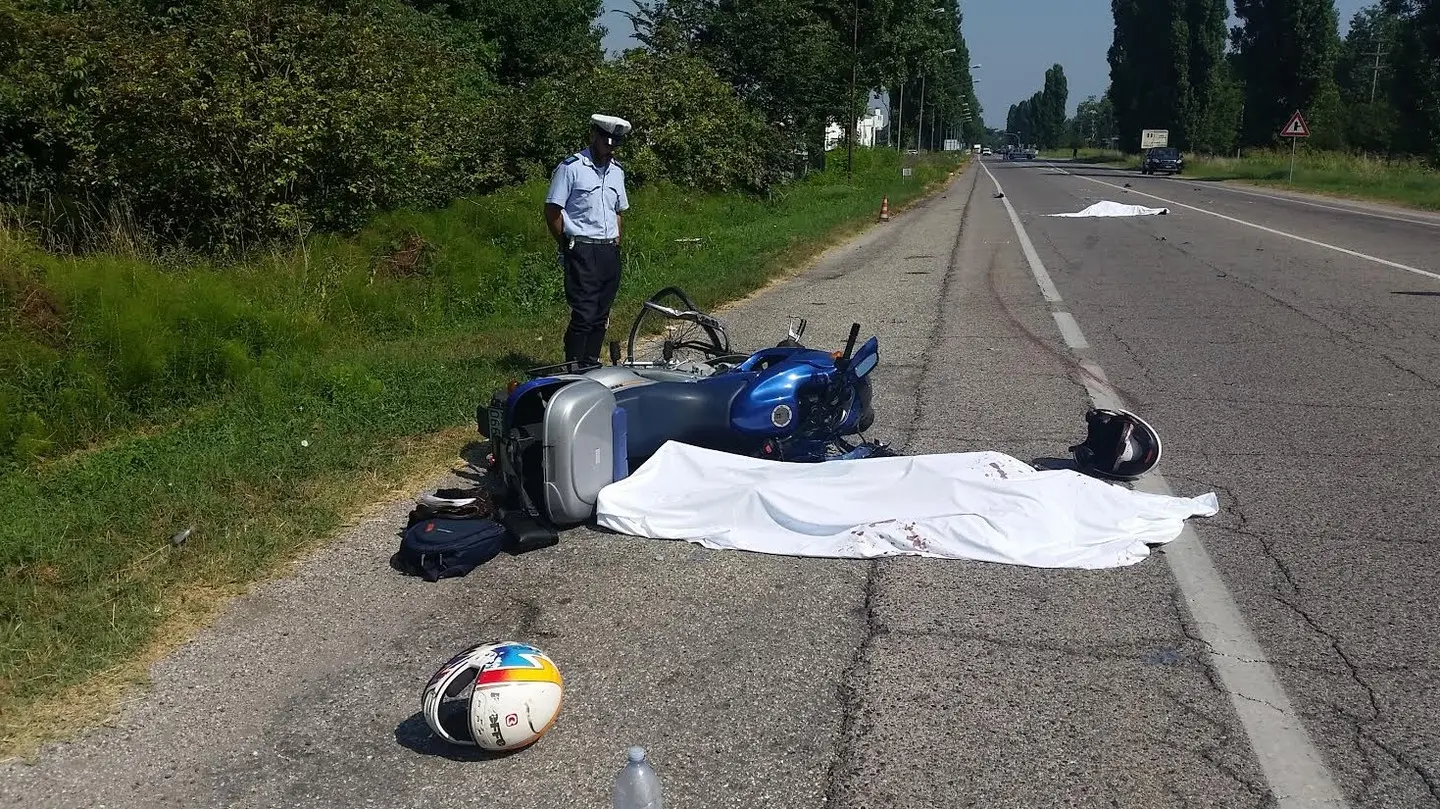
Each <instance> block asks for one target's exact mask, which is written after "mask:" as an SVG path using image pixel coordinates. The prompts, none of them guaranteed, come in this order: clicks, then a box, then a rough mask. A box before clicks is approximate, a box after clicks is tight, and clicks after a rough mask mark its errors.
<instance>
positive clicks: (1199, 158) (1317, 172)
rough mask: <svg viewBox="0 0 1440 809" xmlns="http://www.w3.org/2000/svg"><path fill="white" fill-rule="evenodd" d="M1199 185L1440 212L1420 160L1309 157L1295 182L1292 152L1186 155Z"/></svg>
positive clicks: (1096, 161)
mask: <svg viewBox="0 0 1440 809" xmlns="http://www.w3.org/2000/svg"><path fill="white" fill-rule="evenodd" d="M1042 157H1045V158H1047V159H1060V158H1069V157H1070V152H1069V151H1068V150H1058V151H1054V152H1045V153H1044V154H1043V155H1042ZM1078 159H1079V161H1080V162H1083V163H1088V164H1092V165H1109V166H1114V167H1124V168H1130V169H1134V170H1136V171H1138V170H1139V168H1140V156H1139V155H1122V154H1120V153H1119V152H1115V151H1102V150H1099V149H1081V150H1080V155H1079V158H1078ZM1180 176H1182V177H1187V178H1190V179H1195V180H1211V181H1217V180H1230V181H1235V182H1242V183H1248V184H1251V185H1257V186H1268V187H1271V188H1278V189H1291V190H1295V191H1304V192H1309V193H1313V194H1322V195H1328V196H1334V197H1341V198H1349V199H1360V200H1371V201H1375V202H1387V203H1393V204H1399V205H1405V206H1409V207H1413V208H1419V209H1424V210H1440V171H1437V170H1436V169H1435V168H1433V167H1430V166H1427V165H1425V164H1424V163H1423V162H1421V161H1418V160H1384V159H1382V158H1375V157H1366V156H1364V155H1352V154H1344V153H1339V152H1317V151H1306V150H1305V149H1304V148H1303V147H1302V148H1301V149H1299V150H1298V151H1297V153H1296V155H1295V179H1294V181H1293V182H1292V181H1291V179H1290V151H1289V150H1288V149H1278V150H1273V151H1270V150H1266V151H1250V152H1248V153H1244V154H1243V156H1242V157H1218V156H1205V155H1188V154H1187V155H1186V156H1185V171H1184V172H1183V173H1182V174H1181V175H1180Z"/></svg>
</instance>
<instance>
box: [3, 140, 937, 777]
mask: <svg viewBox="0 0 1440 809" xmlns="http://www.w3.org/2000/svg"><path fill="white" fill-rule="evenodd" d="M856 158H857V169H856V174H855V177H854V181H853V184H852V183H847V181H846V178H845V175H844V171H843V169H840V170H838V171H837V170H834V169H832V170H831V172H830V173H828V174H825V175H815V176H812V177H811V178H809V179H807V180H806V181H804V182H802V183H799V184H797V185H795V186H792V187H789V188H786V189H785V190H783V191H782V192H780V193H779V194H778V195H777V197H776V198H774V199H772V200H768V201H765V200H758V199H747V198H741V197H736V196H721V195H698V194H692V193H686V192H683V191H680V190H677V189H673V188H671V189H664V188H647V189H636V190H635V191H634V193H632V195H631V196H632V205H633V208H632V210H631V212H630V214H629V215H628V216H627V217H626V225H627V227H626V246H625V249H624V261H625V265H624V281H623V287H622V290H621V293H620V300H619V302H618V304H617V306H616V311H615V315H614V317H613V318H612V324H614V325H613V326H612V332H611V337H612V338H615V337H619V338H620V339H621V340H622V345H623V340H624V334H625V332H627V331H628V329H629V326H630V323H631V321H632V319H633V317H634V315H635V313H636V311H638V305H639V302H640V301H641V300H643V299H644V298H645V297H646V296H648V295H649V294H651V293H653V292H654V291H656V290H657V289H659V288H661V287H662V286H665V285H669V284H678V285H680V286H681V287H683V288H685V289H686V290H687V291H688V292H689V293H690V294H691V296H692V297H693V298H694V299H695V300H696V302H697V303H698V304H699V305H700V306H702V307H713V306H715V305H717V304H719V303H722V302H724V301H726V300H731V299H735V298H737V297H741V296H743V295H745V294H747V293H749V292H751V291H753V290H755V289H757V288H759V287H761V286H763V285H764V284H765V283H766V282H768V281H769V280H771V279H773V278H774V277H775V276H776V274H777V273H778V272H781V271H783V270H784V269H785V268H786V267H787V266H792V265H794V264H795V263H796V262H799V261H802V260H803V259H805V258H806V257H807V256H809V255H812V254H814V253H816V252H818V251H819V250H820V249H821V248H823V247H824V246H825V245H826V244H827V243H828V242H831V241H833V240H834V239H835V238H836V237H838V236H841V235H844V234H847V233H850V232H854V231H856V230H859V229H860V228H863V227H865V226H867V225H868V224H869V223H870V222H873V221H874V219H875V216H876V214H877V212H878V210H879V204H880V200H881V195H882V194H888V195H889V198H890V204H891V206H892V210H894V209H896V208H898V207H901V206H904V205H905V204H906V203H908V202H913V201H914V200H916V199H917V198H919V197H920V196H922V195H923V193H924V192H925V191H926V190H927V187H932V188H933V187H934V184H935V183H936V182H938V181H940V180H943V179H944V178H945V177H946V175H947V173H948V172H950V171H951V170H953V169H955V168H956V167H957V166H958V165H959V160H960V158H958V157H957V156H952V155H944V154H936V155H933V156H929V157H927V158H925V159H923V160H917V159H916V158H901V157H900V156H898V155H896V154H894V153H893V152H885V151H881V152H877V153H874V154H867V153H865V152H861V153H857V155H856ZM861 160H864V164H863V165H861ZM902 160H906V161H908V164H911V165H914V166H915V174H914V176H912V177H910V178H903V177H902V176H901V172H900V165H901V161H902ZM543 195H544V188H543V186H542V185H540V184H532V185H528V186H525V187H521V188H514V189H507V190H504V191H501V192H498V193H495V194H492V195H489V196H486V197H483V198H478V199H474V200H468V201H461V202H458V203H456V204H455V205H453V206H451V207H450V208H449V209H447V210H443V211H438V212H432V213H424V214H419V213H396V214H393V215H387V216H384V217H380V218H379V219H378V220H377V221H375V222H374V223H373V224H372V225H371V227H369V228H368V229H367V230H366V231H365V232H364V233H362V234H360V235H359V236H358V237H356V238H348V239H339V238H333V237H324V238H312V239H310V240H308V243H306V244H305V245H304V246H303V248H302V247H295V248H291V249H289V250H288V251H273V252H271V253H269V254H267V255H263V256H257V257H254V258H252V259H251V260H249V261H247V262H246V263H244V264H242V265H238V266H227V267H219V266H212V265H207V264H205V263H199V262H184V263H176V262H173V261H172V262H168V263H156V262H155V261H154V260H153V259H147V258H142V257H139V256H135V255H124V254H122V253H110V254H104V255H95V256H90V257H85V258H78V259H77V258H62V257H57V256H53V255H49V254H46V253H43V252H42V251H40V250H37V249H35V248H34V247H33V246H31V245H30V244H29V243H28V242H26V241H25V240H22V239H20V238H19V237H18V236H17V235H16V233H15V232H14V231H13V230H9V231H6V230H0V612H3V614H4V622H3V633H4V635H3V638H4V644H3V649H0V717H3V719H0V757H4V756H7V755H11V754H22V755H23V754H26V753H27V752H29V751H33V750H34V749H35V744H36V743H37V742H38V741H40V740H42V739H43V738H44V737H46V736H49V735H54V734H56V733H62V732H65V731H66V730H68V729H69V728H71V727H74V726H79V725H83V724H86V723H90V722H94V721H97V720H99V719H101V718H103V713H102V712H103V711H105V710H107V709H108V706H110V705H113V704H114V701H115V699H116V698H117V697H118V695H120V694H121V693H122V691H123V689H124V688H125V686H127V685H128V684H130V683H132V682H136V681H137V680H139V679H141V678H142V677H143V671H144V664H145V663H146V662H147V661H149V660H153V659H154V658H156V657H157V656H158V655H160V654H162V653H163V652H164V651H166V650H167V649H169V648H173V647H174V646H175V645H176V644H178V643H179V642H181V641H183V639H184V638H185V637H186V636H187V635H188V634H189V633H191V632H192V631H193V630H194V629H196V628H197V627H199V626H200V625H202V624H203V623H204V622H205V621H206V620H208V618H209V617H211V616H213V615H214V614H215V612H216V610H217V608H218V607H220V606H222V605H223V603H224V601H225V600H226V599H227V598H229V597H231V596H233V595H235V594H238V593H240V592H243V591H244V589H245V588H246V587H247V585H249V584H251V583H252V582H253V581H255V580H256V579H258V578H260V577H263V576H265V575H268V574H270V573H273V572H275V571H277V570H279V569H281V568H280V565H281V564H282V563H284V562H285V561H287V560H290V559H294V558H296V557H297V556H298V555H299V554H300V553H301V552H302V551H304V550H306V549H308V548H311V547H313V546H314V545H315V543H316V542H317V541H318V540H320V539H322V538H324V537H326V536H327V535H333V534H334V532H335V531H336V530H338V529H339V528H341V527H343V526H345V525H348V524H353V523H354V522H355V521H358V520H359V519H360V518H361V517H362V516H363V513H362V512H363V510H364V509H365V508H366V507H368V506H369V505H370V504H371V503H373V502H376V501H380V500H384V499H388V498H394V497H399V496H405V495H407V494H411V493H413V492H414V491H415V489H416V487H417V486H419V485H420V482H421V481H424V480H428V479H431V478H432V477H433V476H434V475H435V474H437V473H438V472H439V471H441V470H443V469H444V468H446V465H447V464H450V463H454V462H455V460H456V458H457V455H458V452H459V450H460V449H461V448H462V447H463V445H464V444H465V443H466V442H467V441H469V440H470V439H471V438H478V436H476V435H475V433H474V412H475V406H476V405H477V404H478V403H480V402H482V401H484V400H487V399H488V397H489V394H490V392H491V391H492V390H494V389H495V387H496V386H498V385H501V384H503V381H504V379H506V378H509V377H513V376H515V375H517V374H518V372H519V370H520V369H523V368H526V367H533V366H536V365H541V364H545V363H548V362H556V361H559V360H560V359H561V357H560V356H559V347H560V336H561V330H562V329H563V323H564V318H565V316H566V314H565V308H564V303H563V293H562V290H561V284H560V278H559V273H558V269H557V267H556V265H555V254H554V246H553V242H550V241H549V239H548V236H547V235H546V234H545V232H544V230H543V225H542V224H541V219H540V213H539V209H540V203H541V199H542V198H543ZM414 236H418V237H420V238H421V239H423V240H424V243H425V244H426V245H428V246H427V247H426V248H425V249H423V250H422V251H421V252H420V253H419V254H418V256H415V255H411V254H407V253H406V252H405V251H404V249H403V247H404V246H405V245H406V244H407V240H409V239H411V238H412V237H414ZM694 237H699V238H700V239H702V240H703V241H702V242H701V243H700V244H699V245H694V244H690V243H684V242H677V240H679V239H689V238H694ZM409 243H410V244H412V245H413V244H416V242H409ZM412 258H413V259H414V260H413V262H412V261H411V259H412ZM739 339H741V340H742V341H744V340H745V339H746V338H745V337H744V335H740V336H739ZM742 345H743V342H742ZM192 526H193V527H194V529H195V530H194V533H193V534H192V535H191V536H190V537H189V539H188V541H186V542H185V543H183V545H181V546H178V547H176V546H173V545H172V544H171V542H170V537H171V536H172V534H174V533H175V532H177V531H180V530H181V529H184V528H187V527H192ZM77 706H79V707H77Z"/></svg>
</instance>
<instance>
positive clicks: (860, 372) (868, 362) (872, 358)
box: [854, 354, 880, 378]
mask: <svg viewBox="0 0 1440 809" xmlns="http://www.w3.org/2000/svg"><path fill="white" fill-rule="evenodd" d="M878 362H880V355H879V354H870V355H868V356H866V357H865V358H864V359H862V360H860V361H859V362H857V363H855V370H854V373H855V376H856V378H861V377H864V376H865V375H866V374H868V373H870V371H871V370H872V369H874V367H875V365H876V363H878Z"/></svg>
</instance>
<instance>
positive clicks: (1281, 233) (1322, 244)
mask: <svg viewBox="0 0 1440 809" xmlns="http://www.w3.org/2000/svg"><path fill="white" fill-rule="evenodd" d="M982 165H983V164H982ZM1061 170H1062V171H1064V169H1061ZM985 172H986V173H987V174H989V172H990V169H988V168H986V169H985ZM1065 173H1066V174H1069V175H1070V176H1071V177H1078V178H1080V179H1082V180H1087V181H1089V182H1092V183H1099V184H1100V185H1105V186H1109V187H1111V188H1116V189H1119V190H1121V191H1129V192H1130V193H1132V194H1139V195H1140V196H1142V197H1149V198H1151V199H1156V200H1159V201H1161V202H1164V203H1166V204H1168V205H1174V206H1176V207H1178V208H1188V209H1190V210H1192V211H1199V212H1200V213H1203V214H1209V215H1210V216H1215V217H1219V218H1220V219H1224V220H1226V221H1229V222H1234V223H1235V224H1237V225H1244V226H1245V227H1249V228H1255V229H1256V230H1263V231H1265V232H1266V233H1273V234H1275V235H1276V236H1284V237H1285V238H1287V239H1294V240H1295V241H1297V242H1304V243H1305V244H1309V245H1313V246H1315V247H1324V248H1326V249H1327V250H1334V251H1335V252H1337V253H1344V254H1346V255H1349V256H1354V257H1356V258H1361V259H1365V260H1366V261H1373V262H1375V263H1376V264H1384V265H1385V266H1387V267H1394V268H1395V269H1397V270H1404V271H1406V272H1413V273H1415V274H1416V275H1424V276H1428V277H1430V278H1434V279H1436V280H1437V281H1440V273H1434V272H1430V271H1429V270H1422V269H1420V268H1419V267H1411V266H1410V265H1408V264H1401V263H1400V262H1398V261H1391V260H1389V259H1385V258H1380V257H1378V256H1372V255H1368V254H1366V253H1361V252H1359V251H1358V250H1351V249H1350V248H1348V247H1340V246H1338V245H1334V244H1328V243H1326V242H1322V241H1317V240H1315V239H1310V238H1306V237H1305V236H1300V235H1297V234H1294V233H1287V232H1285V231H1283V230H1276V229H1275V228H1270V227H1266V226H1264V225H1257V224H1255V223H1254V222H1247V221H1245V220H1244V219H1237V218H1235V217H1233V216H1226V215H1225V214H1223V213H1216V212H1215V211H1208V210H1206V209H1204V208H1197V207H1195V206H1194V205H1186V204H1185V203H1183V202H1176V201H1174V200H1171V199H1166V198H1164V197H1158V196H1156V195H1154V194H1147V193H1145V192H1144V191H1137V190H1135V189H1134V188H1124V187H1123V186H1118V185H1116V184H1114V183H1107V182H1105V181H1104V180H1100V179H1096V178H1095V177H1086V176H1085V175H1083V174H1074V173H1072V172H1068V171H1067V172H1065ZM990 179H992V180H993V179H995V175H993V174H992V175H990ZM996 187H997V188H998V187H999V186H998V185H997V186H996ZM1005 204H1006V205H1007V206H1009V204H1010V203H1009V200H1006V203H1005ZM1011 218H1012V220H1014V221H1016V222H1018V221H1019V220H1018V219H1015V218H1014V214H1013V213H1012V214H1011ZM1026 258H1027V259H1028V258H1029V255H1028V254H1027V255H1026ZM1047 300H1048V298H1047Z"/></svg>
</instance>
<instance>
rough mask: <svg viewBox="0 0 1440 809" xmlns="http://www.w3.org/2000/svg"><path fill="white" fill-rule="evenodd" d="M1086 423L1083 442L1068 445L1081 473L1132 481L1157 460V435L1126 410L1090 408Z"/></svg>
mask: <svg viewBox="0 0 1440 809" xmlns="http://www.w3.org/2000/svg"><path fill="white" fill-rule="evenodd" d="M1085 426H1086V427H1087V429H1088V433H1087V435H1086V436H1085V441H1084V443H1081V444H1076V445H1075V446H1073V447H1071V448H1070V451H1071V452H1072V453H1074V454H1075V462H1076V463H1077V464H1079V467H1080V471H1081V472H1085V473H1086V474H1095V475H1100V476H1101V477H1107V478H1114V479H1117V480H1135V479H1136V478H1138V477H1140V476H1141V475H1143V474H1145V473H1146V472H1149V471H1150V470H1151V469H1154V468H1155V465H1156V464H1158V463H1160V434H1159V433H1157V432H1155V428H1153V427H1151V426H1150V425H1149V424H1146V423H1145V420H1144V419H1142V418H1140V417H1139V416H1137V415H1135V414H1134V413H1131V412H1129V411H1128V410H1108V409H1104V408H1095V409H1092V410H1090V411H1089V412H1088V413H1086V414H1085Z"/></svg>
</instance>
